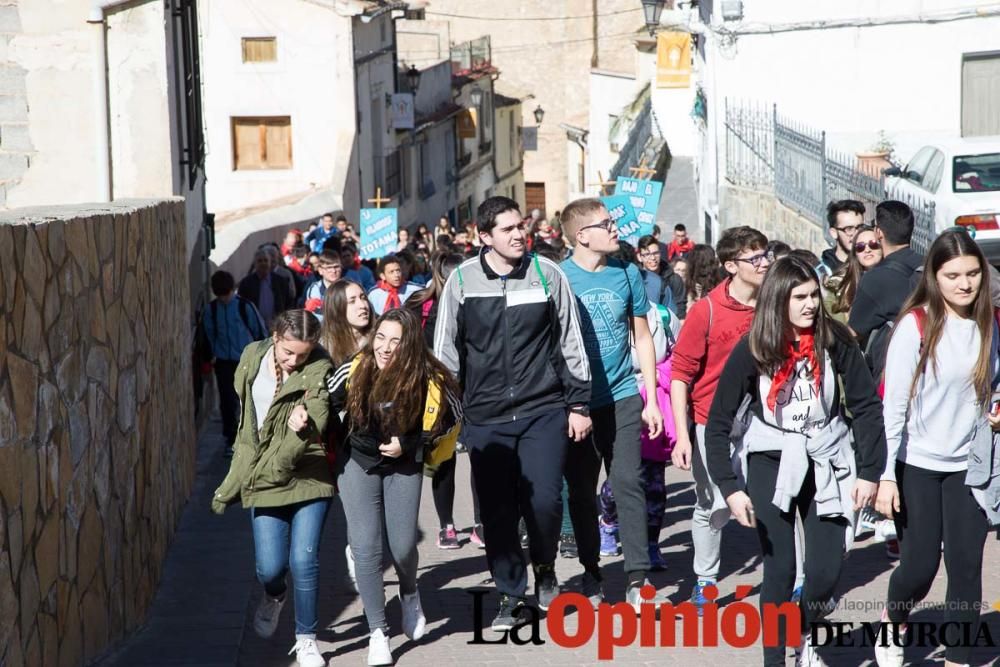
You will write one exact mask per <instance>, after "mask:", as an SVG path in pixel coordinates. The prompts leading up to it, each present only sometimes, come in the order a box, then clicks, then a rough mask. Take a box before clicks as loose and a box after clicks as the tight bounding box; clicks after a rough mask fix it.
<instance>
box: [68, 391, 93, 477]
mask: <svg viewBox="0 0 1000 667" xmlns="http://www.w3.org/2000/svg"><path fill="white" fill-rule="evenodd" d="M69 444H70V456H71V460H72V463H73V469H74V470H75V469H76V467H77V466H78V465H79V463H80V461H81V460H83V457H84V455H85V454H86V453H87V447H88V446H89V445H90V419H89V418H88V416H87V403H86V402H85V401H83V400H80V401H77V402H76V403H73V404H72V405H70V407H69Z"/></svg>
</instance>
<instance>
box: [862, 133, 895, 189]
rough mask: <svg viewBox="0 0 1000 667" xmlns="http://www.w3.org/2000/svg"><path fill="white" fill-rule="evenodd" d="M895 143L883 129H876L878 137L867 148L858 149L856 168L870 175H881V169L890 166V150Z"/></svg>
mask: <svg viewBox="0 0 1000 667" xmlns="http://www.w3.org/2000/svg"><path fill="white" fill-rule="evenodd" d="M894 149H895V144H893V143H892V140H890V139H889V137H887V136H886V135H885V130H879V131H878V137H877V138H876V139H875V142H874V143H873V144H872V145H871V146H869V147H868V149H867V150H864V151H859V152H858V153H857V154H856V155H857V157H858V168H859V169H861V171H863V172H865V173H867V174H870V175H872V176H876V177H878V176H881V175H882V170H883V169H888V168H889V167H891V166H892V152H893V150H894Z"/></svg>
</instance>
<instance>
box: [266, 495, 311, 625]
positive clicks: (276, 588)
mask: <svg viewBox="0 0 1000 667" xmlns="http://www.w3.org/2000/svg"><path fill="white" fill-rule="evenodd" d="M328 509H330V499H329V498H318V499H316V500H309V501H306V502H304V503H296V504H294V505H285V506H283V507H254V508H251V509H250V519H251V521H252V522H253V544H254V552H255V555H256V559H257V580H258V581H259V582H260V583H261V584H263V585H264V591H265V592H266V593H267V594H268V595H270V596H271V597H274V598H276V597H281V596H282V595H284V594H285V590H286V588H287V586H286V584H285V574H286V573H287V572H288V570H289V568H290V569H291V570H292V585H293V586H294V587H295V634H296V635H312V636H314V637H315V635H316V625H317V620H316V601H317V598H318V597H319V586H318V584H317V582H318V580H319V539H320V535H322V533H323V522H324V521H326V512H327V510H328Z"/></svg>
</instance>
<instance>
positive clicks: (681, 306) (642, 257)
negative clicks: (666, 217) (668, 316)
mask: <svg viewBox="0 0 1000 667" xmlns="http://www.w3.org/2000/svg"><path fill="white" fill-rule="evenodd" d="M639 273H640V274H642V279H643V282H645V283H646V295H647V296H648V297H649V300H650V301H652V302H653V303H656V304H659V305H661V306H663V307H664V308H669V309H670V311H671V312H672V313H674V314H675V315H676V316H677V317H678V318H680V319H682V320H683V319H684V318H685V317H686V316H687V290H686V288H685V287H684V279H683V278H681V277H680V276H679V275H677V274H676V273H674V269H673V267H671V266H670V262H664V261H662V258H661V254H660V242H659V241H657V240H656V237H655V236H653V235H647V236H643V237H642V238H640V239H639Z"/></svg>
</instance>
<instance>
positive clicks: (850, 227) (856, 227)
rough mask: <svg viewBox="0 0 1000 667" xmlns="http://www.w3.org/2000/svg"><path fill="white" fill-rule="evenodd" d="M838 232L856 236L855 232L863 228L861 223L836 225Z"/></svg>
mask: <svg viewBox="0 0 1000 667" xmlns="http://www.w3.org/2000/svg"><path fill="white" fill-rule="evenodd" d="M834 229H836V230H837V231H838V232H844V233H845V234H847V235H848V236H854V234H855V232H857V231H858V230H859V229H861V225H848V226H847V227H834Z"/></svg>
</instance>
